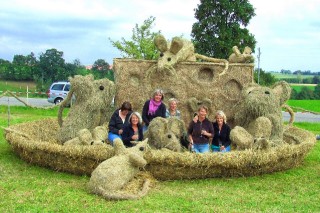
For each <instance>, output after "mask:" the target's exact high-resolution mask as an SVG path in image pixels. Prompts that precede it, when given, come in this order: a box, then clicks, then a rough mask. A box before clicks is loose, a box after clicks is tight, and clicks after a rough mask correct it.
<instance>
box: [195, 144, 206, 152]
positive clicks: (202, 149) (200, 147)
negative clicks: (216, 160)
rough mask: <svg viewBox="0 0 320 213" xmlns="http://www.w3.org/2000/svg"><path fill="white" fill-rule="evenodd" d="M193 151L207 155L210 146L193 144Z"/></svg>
mask: <svg viewBox="0 0 320 213" xmlns="http://www.w3.org/2000/svg"><path fill="white" fill-rule="evenodd" d="M193 149H194V151H195V152H196V153H205V152H209V151H210V149H209V144H208V143H206V144H193Z"/></svg>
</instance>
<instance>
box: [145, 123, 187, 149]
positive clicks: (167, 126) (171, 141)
mask: <svg viewBox="0 0 320 213" xmlns="http://www.w3.org/2000/svg"><path fill="white" fill-rule="evenodd" d="M185 132H186V129H185V125H184V122H183V120H181V119H178V118H175V117H171V118H162V117H156V118H154V119H153V120H152V121H151V122H150V125H149V127H148V131H147V132H146V134H145V135H144V137H145V138H149V144H150V146H153V147H155V148H156V149H162V148H167V149H169V150H172V151H177V152H180V151H181V149H182V146H181V143H180V140H182V139H183V138H182V137H183V134H184V133H185Z"/></svg>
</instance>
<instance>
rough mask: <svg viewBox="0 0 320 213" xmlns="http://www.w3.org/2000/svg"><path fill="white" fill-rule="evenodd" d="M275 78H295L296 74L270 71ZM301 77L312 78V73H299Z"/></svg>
mask: <svg viewBox="0 0 320 213" xmlns="http://www.w3.org/2000/svg"><path fill="white" fill-rule="evenodd" d="M271 74H272V75H273V76H274V77H275V78H276V79H283V78H297V77H298V75H294V74H282V73H277V72H272V73H271ZM300 77H301V78H302V79H305V78H313V77H314V75H300Z"/></svg>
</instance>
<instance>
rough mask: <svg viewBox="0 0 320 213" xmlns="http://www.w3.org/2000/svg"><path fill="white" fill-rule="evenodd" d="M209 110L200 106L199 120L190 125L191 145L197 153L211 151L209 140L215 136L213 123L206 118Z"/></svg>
mask: <svg viewBox="0 0 320 213" xmlns="http://www.w3.org/2000/svg"><path fill="white" fill-rule="evenodd" d="M207 113H208V108H207V107H206V106H200V107H199V109H198V119H197V121H196V122H195V121H194V120H192V121H191V122H190V124H189V128H188V135H189V141H190V145H191V146H193V150H194V151H195V152H196V153H205V152H209V151H210V147H209V138H211V137H212V136H213V126H212V123H211V122H210V121H209V120H208V119H207V118H206V116H207Z"/></svg>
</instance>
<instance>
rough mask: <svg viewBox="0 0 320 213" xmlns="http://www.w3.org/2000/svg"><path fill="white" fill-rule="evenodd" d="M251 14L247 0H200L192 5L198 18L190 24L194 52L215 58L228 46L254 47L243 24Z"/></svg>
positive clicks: (225, 54)
mask: <svg viewBox="0 0 320 213" xmlns="http://www.w3.org/2000/svg"><path fill="white" fill-rule="evenodd" d="M253 16H255V13H254V8H253V6H252V5H251V4H250V3H249V1H248V0H201V1H200V4H199V5H198V8H197V9H195V18H196V19H197V20H198V22H196V23H194V24H193V26H192V32H191V37H192V38H193V41H194V44H195V48H196V51H197V53H200V54H203V55H208V56H211V57H215V58H228V57H229V55H230V54H231V53H232V47H233V46H238V47H239V49H240V50H243V49H244V47H245V46H249V47H250V48H251V49H252V50H254V49H255V45H256V40H255V38H254V36H253V35H252V34H251V33H249V31H248V29H246V28H243V27H246V26H247V25H248V24H249V21H250V19H251V18H252V17H253Z"/></svg>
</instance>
